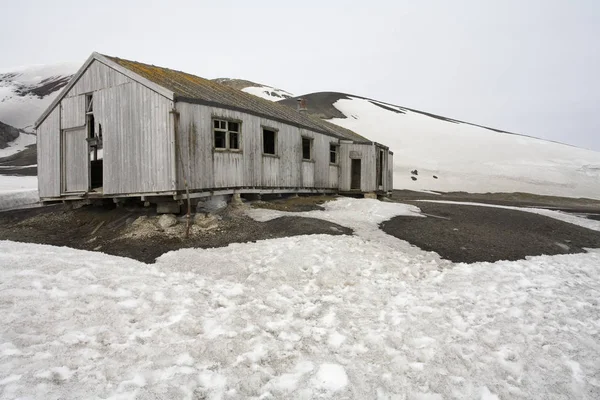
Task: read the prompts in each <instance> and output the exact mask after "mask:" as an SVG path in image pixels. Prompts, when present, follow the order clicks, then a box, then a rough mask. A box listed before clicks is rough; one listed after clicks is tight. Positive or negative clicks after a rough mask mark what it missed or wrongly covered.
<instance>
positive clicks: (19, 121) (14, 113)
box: [0, 63, 81, 131]
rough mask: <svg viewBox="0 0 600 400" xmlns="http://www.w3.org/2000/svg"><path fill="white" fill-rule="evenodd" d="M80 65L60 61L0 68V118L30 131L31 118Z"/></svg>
mask: <svg viewBox="0 0 600 400" xmlns="http://www.w3.org/2000/svg"><path fill="white" fill-rule="evenodd" d="M80 66H81V65H80V64H78V63H61V64H53V65H33V66H28V67H18V68H10V69H7V70H0V121H2V122H4V123H7V124H9V125H12V126H14V127H16V128H21V129H25V130H28V131H32V130H33V123H34V122H35V120H36V119H37V118H38V117H39V116H40V115H41V114H42V112H43V111H44V110H45V109H46V107H48V106H49V105H50V103H51V102H52V100H54V98H55V97H56V96H57V95H58V93H59V91H60V89H62V88H63V87H64V86H65V85H66V84H67V82H68V81H69V79H70V78H71V76H72V75H73V74H74V73H75V72H76V71H77V69H78V68H79V67H80Z"/></svg>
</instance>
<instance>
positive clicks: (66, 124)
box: [60, 94, 85, 129]
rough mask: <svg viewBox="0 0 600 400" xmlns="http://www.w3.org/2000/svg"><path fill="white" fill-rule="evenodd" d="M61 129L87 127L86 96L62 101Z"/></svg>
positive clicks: (67, 98)
mask: <svg viewBox="0 0 600 400" xmlns="http://www.w3.org/2000/svg"><path fill="white" fill-rule="evenodd" d="M60 107H61V113H60V115H61V126H60V128H61V129H71V128H77V127H81V126H84V125H85V95H83V94H82V95H80V96H73V97H66V98H64V99H62V100H61V101H60Z"/></svg>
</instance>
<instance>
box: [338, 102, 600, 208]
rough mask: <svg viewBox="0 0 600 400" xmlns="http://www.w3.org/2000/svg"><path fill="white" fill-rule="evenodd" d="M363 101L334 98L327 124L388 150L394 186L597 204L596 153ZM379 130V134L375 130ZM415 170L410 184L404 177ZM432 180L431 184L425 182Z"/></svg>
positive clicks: (599, 171) (599, 166) (599, 168)
mask: <svg viewBox="0 0 600 400" xmlns="http://www.w3.org/2000/svg"><path fill="white" fill-rule="evenodd" d="M374 103H377V102H371V101H369V100H367V99H362V98H355V97H350V98H349V99H340V100H338V101H337V102H335V103H334V107H335V108H337V109H338V110H340V111H341V112H342V113H343V114H344V115H346V116H347V117H348V118H334V119H331V120H329V121H330V122H333V123H335V124H338V125H340V126H343V127H345V128H348V129H351V130H354V131H356V132H358V133H360V134H362V135H364V136H365V137H367V138H369V139H371V140H374V141H376V142H380V143H383V144H385V145H388V146H389V147H390V148H391V149H392V150H393V151H394V187H395V188H397V189H405V188H406V189H426V190H435V191H443V192H449V191H465V192H471V193H484V192H527V193H536V194H543V195H556V196H565V197H588V198H595V199H600V185H598V181H599V180H600V153H599V152H594V151H590V150H585V149H580V148H577V147H572V146H568V145H564V144H559V143H554V142H549V141H545V140H540V139H535V138H531V137H526V136H520V135H511V134H506V133H498V132H495V131H493V130H490V129H486V128H481V127H478V126H475V125H471V124H467V123H454V122H448V121H444V120H440V119H437V118H433V117H430V116H427V115H424V114H420V113H417V112H413V111H410V110H406V109H401V108H399V107H397V106H393V105H389V104H385V103H379V104H382V105H384V106H385V107H388V108H392V109H396V110H398V111H402V112H403V113H396V112H394V111H390V110H386V109H384V108H382V107H379V106H378V105H376V104H374ZM382 127H384V128H382ZM415 169H416V170H417V171H418V176H415V177H416V178H417V180H416V181H413V180H412V179H411V177H412V176H413V175H411V171H413V170H415ZM434 175H435V176H437V177H438V179H435V178H433V176H434Z"/></svg>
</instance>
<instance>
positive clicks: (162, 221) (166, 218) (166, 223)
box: [158, 214, 177, 229]
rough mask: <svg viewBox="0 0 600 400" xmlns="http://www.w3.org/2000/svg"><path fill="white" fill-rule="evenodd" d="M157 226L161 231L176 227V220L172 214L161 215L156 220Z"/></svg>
mask: <svg viewBox="0 0 600 400" xmlns="http://www.w3.org/2000/svg"><path fill="white" fill-rule="evenodd" d="M158 225H159V226H160V227H161V228H163V229H167V228H170V227H172V226H175V225H177V218H176V217H175V216H174V215H173V214H163V215H161V216H160V217H159V218H158Z"/></svg>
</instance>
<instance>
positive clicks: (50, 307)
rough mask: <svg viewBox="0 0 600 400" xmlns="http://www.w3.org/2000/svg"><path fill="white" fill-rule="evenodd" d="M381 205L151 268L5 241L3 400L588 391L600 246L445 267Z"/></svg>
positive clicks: (598, 368)
mask: <svg viewBox="0 0 600 400" xmlns="http://www.w3.org/2000/svg"><path fill="white" fill-rule="evenodd" d="M354 202H355V203H354ZM336 203H337V204H336ZM352 203H354V204H352ZM379 204H381V207H378V206H376V204H375V203H374V202H373V201H371V200H350V201H349V202H346V200H343V201H342V200H340V201H339V203H338V201H336V202H333V204H328V205H326V210H325V211H314V212H311V213H308V214H312V216H316V215H319V214H318V213H319V212H320V213H322V214H321V215H328V218H331V219H333V220H342V219H343V218H348V220H346V222H347V225H348V226H350V225H352V226H354V227H355V232H356V234H355V235H346V236H328V235H309V236H296V237H286V238H279V239H272V240H264V241H259V242H256V243H243V244H232V245H230V246H228V247H226V248H215V249H205V250H202V249H185V250H180V251H176V252H171V253H167V254H165V255H163V256H162V257H161V258H159V259H158V261H157V262H156V263H155V264H152V265H148V264H143V263H140V262H137V261H133V260H130V259H126V258H120V257H114V256H109V255H105V254H101V253H93V252H85V251H80V250H73V249H69V248H58V247H52V246H45V245H36V244H24V243H14V242H9V241H0V382H2V384H1V385H0V398H6V399H12V398H32V399H37V398H39V399H45V398H89V397H94V398H124V399H128V398H132V399H133V398H155V397H162V398H188V399H194V398H206V399H238V398H240V399H247V398H249V399H313V398H320V399H327V398H332V399H333V398H335V399H338V398H361V399H362V398H369V399H370V398H379V399H392V398H407V399H453V398H456V399H464V398H476V399H480V398H484V399H494V398H544V399H553V398H557V399H558V398H581V399H593V398H595V397H596V393H598V389H599V385H600V383H599V381H598V378H597V377H598V375H599V374H600V364H598V362H597V360H598V359H599V358H600V346H598V341H597V336H598V332H599V326H600V322H599V320H598V312H597V310H598V306H599V303H598V299H599V298H600V289H599V288H600V273H599V272H600V271H599V269H600V267H599V266H600V252H599V251H597V250H594V251H591V252H589V253H584V254H575V255H560V256H541V257H532V258H529V259H527V260H522V261H515V262H508V261H501V262H497V263H493V264H490V263H477V264H470V265H466V264H452V263H449V262H447V263H444V262H441V261H440V260H439V259H438V258H436V257H435V255H434V254H432V253H427V252H424V251H421V250H419V249H417V248H414V247H411V246H408V245H405V242H402V241H400V240H397V239H395V238H391V237H390V238H389V240H380V239H382V237H380V236H377V235H378V234H377V233H375V229H371V228H372V227H374V226H376V225H377V224H378V221H380V220H381V219H383V218H388V217H389V216H390V215H394V214H396V215H397V214H414V213H416V212H417V209H416V208H414V207H410V206H404V205H400V204H394V203H382V202H380V203H379ZM351 206H354V207H356V210H357V211H356V212H355V213H354V215H353V213H352V210H351ZM264 212H265V213H266V212H269V211H268V210H265V211H264ZM344 215H345V216H344ZM263 217H264V218H267V216H266V214H264V215H263Z"/></svg>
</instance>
